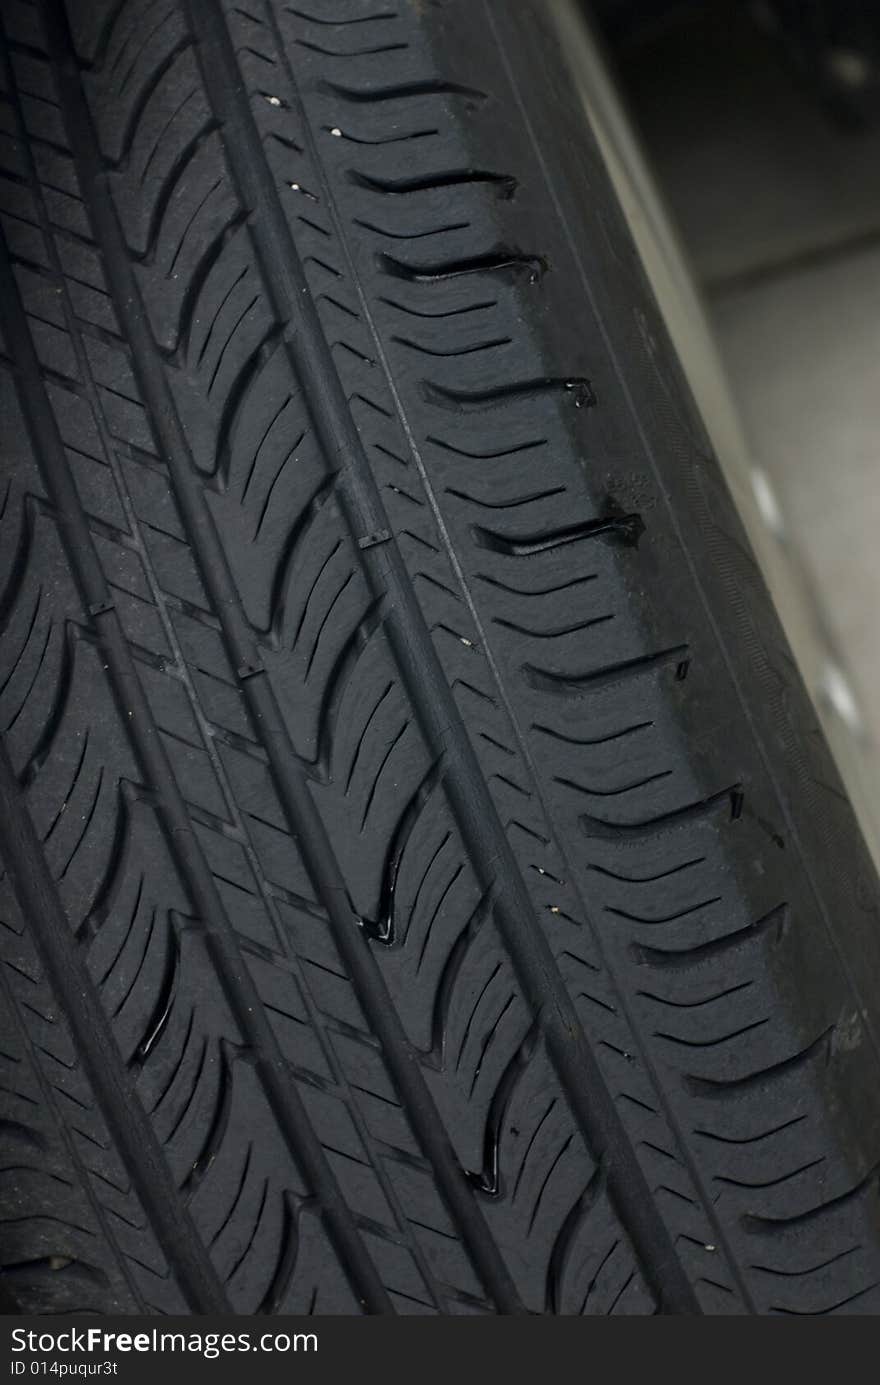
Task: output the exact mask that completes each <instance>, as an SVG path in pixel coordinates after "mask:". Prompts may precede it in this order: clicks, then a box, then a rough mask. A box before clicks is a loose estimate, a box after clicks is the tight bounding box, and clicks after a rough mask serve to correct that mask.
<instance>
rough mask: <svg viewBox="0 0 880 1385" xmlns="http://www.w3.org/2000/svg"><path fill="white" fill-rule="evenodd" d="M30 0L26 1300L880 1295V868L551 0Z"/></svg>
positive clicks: (21, 550)
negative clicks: (791, 645) (715, 451)
mask: <svg viewBox="0 0 880 1385" xmlns="http://www.w3.org/2000/svg"><path fill="white" fill-rule="evenodd" d="M393 10H395V7H394V6H392V5H390V4H389V3H388V0H287V2H286V3H282V0H277V2H276V0H229V3H228V4H226V5H221V3H219V0H185V3H182V2H181V0H68V4H67V13H66V14H65V12H64V9H63V7H62V5H61V3H60V0H45V3H40V4H32V3H30V2H29V0H5V3H4V4H3V7H2V26H3V30H4V31H5V40H4V57H3V63H4V69H3V70H4V79H3V81H4V88H5V97H4V102H3V106H2V111H3V121H4V124H3V138H2V144H0V159H2V173H3V181H2V192H0V201H2V226H3V237H4V248H3V250H2V255H0V281H2V321H0V332H2V346H3V353H4V354H3V360H2V363H0V387H2V403H3V408H4V419H3V463H4V491H3V495H4V497H5V498H4V501H3V520H2V524H3V537H2V545H0V580H2V587H0V592H2V597H0V600H2V605H0V614H2V619H3V640H2V649H0V688H2V694H0V714H2V715H0V723H2V726H3V728H4V745H5V750H4V752H3V757H2V760H0V800H2V805H0V806H2V847H3V853H4V857H5V864H6V875H5V877H4V879H3V883H2V896H0V922H2V925H3V926H2V927H0V947H2V954H0V955H2V963H3V965H2V968H0V981H2V999H0V1004H2V1015H0V1019H2V1032H0V1063H2V1067H3V1072H2V1075H0V1082H2V1093H3V1097H2V1119H0V1170H2V1172H0V1181H2V1210H3V1217H4V1220H5V1222H6V1224H5V1226H4V1229H3V1231H2V1236H0V1244H2V1252H0V1254H2V1260H3V1265H4V1269H3V1273H2V1276H0V1284H2V1285H5V1288H6V1291H7V1294H8V1296H9V1298H10V1300H11V1301H12V1302H14V1303H15V1304H17V1305H18V1306H19V1307H20V1308H21V1309H22V1310H25V1311H27V1312H46V1311H54V1310H63V1311H73V1310H75V1311H92V1310H101V1311H114V1310H115V1311H120V1312H137V1311H147V1312H193V1313H200V1312H210V1311H215V1310H224V1309H225V1310H229V1309H231V1310H233V1311H235V1312H237V1313H275V1312H309V1311H315V1312H318V1313H355V1312H359V1311H367V1312H388V1311H395V1312H402V1313H435V1312H442V1313H486V1312H501V1313H517V1312H522V1311H526V1312H532V1313H558V1314H580V1313H586V1314H605V1313H653V1312H658V1311H659V1312H669V1313H694V1312H706V1313H730V1312H733V1313H742V1312H760V1313H769V1312H776V1313H816V1312H826V1311H835V1310H838V1311H845V1312H872V1311H873V1312H876V1311H878V1309H880V1288H878V1282H880V1209H878V1180H877V1167H878V1157H880V1081H878V1077H880V1065H878V1051H877V1019H878V997H880V985H878V982H880V943H878V938H880V932H878V903H880V895H878V882H877V879H876V876H875V874H874V872H873V869H872V867H871V864H870V862H869V860H868V858H867V855H866V851H865V849H864V846H863V843H862V841H861V838H860V836H859V832H858V829H857V827H856V825H855V823H854V821H853V818H852V814H851V811H850V809H849V806H848V804H847V801H846V798H845V795H844V794H843V793H842V791H841V789H840V786H839V784H838V781H837V778H836V776H835V772H834V770H833V768H832V766H831V764H830V763H829V758H828V754H827V751H826V748H825V746H824V743H823V741H822V738H821V735H820V734H819V732H818V730H817V728H816V724H815V720H814V717H813V715H812V712H811V709H810V706H809V704H808V701H807V698H806V696H805V693H804V691H803V688H802V686H801V684H800V682H799V679H798V677H797V674H796V673H795V672H794V670H793V668H792V665H791V660H790V656H789V654H788V652H787V649H786V645H785V641H784V639H783V637H782V635H781V633H780V630H779V627H778V624H777V621H776V618H775V616H774V613H773V611H772V609H771V605H770V602H769V599H768V596H767V593H766V591H765V588H764V586H763V584H762V581H761V578H760V576H759V575H758V573H757V572H756V569H755V566H754V563H753V560H752V558H751V556H750V554H749V550H748V546H747V544H746V542H745V540H744V537H743V535H742V531H741V528H740V524H739V522H738V519H737V517H736V515H735V514H734V513H733V509H732V505H731V502H730V499H729V496H728V494H727V492H726V490H725V488H724V485H723V483H722V481H721V479H720V476H719V472H718V469H717V467H716V465H715V463H714V462H713V461H712V460H711V459H710V457H709V455H708V448H707V444H706V442H705V439H704V435H703V432H702V430H701V427H700V424H699V423H698V421H697V420H696V418H695V417H694V413H693V409H692V406H691V405H690V403H689V400H688V397H687V394H686V391H685V389H684V388H683V385H682V382H681V380H680V378H679V373H678V369H677V365H676V362H675V361H674V359H673V356H672V353H671V350H670V347H669V344H668V341H667V339H666V337H665V335H664V331H663V328H662V326H661V324H660V323H659V321H658V318H657V314H656V310H655V308H654V307H653V305H652V302H651V300H650V296H649V294H648V292H647V290H646V286H645V282H644V279H643V275H642V273H641V269H640V266H639V264H638V262H637V260H636V257H635V255H634V251H633V249H632V245H631V242H630V240H629V237H628V235H627V231H626V229H625V226H624V224H623V222H622V219H621V216H620V214H619V212H618V209H617V207H616V204H615V201H614V197H613V195H612V192H611V190H610V186H609V182H608V178H607V175H606V172H605V170H604V168H603V166H602V162H601V158H600V157H599V155H598V153H597V149H596V145H595V143H594V141H593V139H592V137H591V134H590V131H589V129H588V128H587V127H586V124H585V118H584V116H583V113H582V110H581V107H580V105H579V103H578V99H577V97H576V96H575V94H574V93H573V91H572V90H571V88H570V86H569V84H568V78H567V76H566V73H565V69H564V64H563V62H562V60H561V57H560V54H559V52H558V51H557V47H556V39H555V38H554V33H553V29H552V26H551V21H550V18H549V7H547V6H545V5H543V4H541V3H540V0H518V3H516V4H508V3H502V2H501V0H497V2H495V0H490V3H489V4H488V5H486V6H482V5H478V4H475V3H473V0H448V3H436V2H435V0H418V3H417V0H397V4H396V12H394V13H392V11H393Z"/></svg>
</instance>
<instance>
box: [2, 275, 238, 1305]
mask: <svg viewBox="0 0 880 1385" xmlns="http://www.w3.org/2000/svg"><path fill="white" fill-rule="evenodd" d="M7 275H8V263H7V260H6V255H5V251H4V253H3V255H2V257H0V284H2V285H3V288H4V290H5V292H4V304H5V306H6V328H7V331H9V332H10V335H11V336H13V337H14V338H15V339H16V345H17V346H18V347H19V348H20V349H21V350H22V352H23V353H24V354H23V355H22V357H21V358H20V359H21V360H22V362H23V363H24V364H25V366H26V365H27V362H28V355H27V341H26V340H22V339H21V336H20V332H19V331H17V330H16V327H18V328H20V327H21V325H22V324H21V323H20V322H19V323H18V324H16V323H15V321H14V319H15V317H16V316H17V314H16V313H15V307H14V304H13V303H11V301H10V297H9V293H8V287H7V283H8V281H7ZM25 330H26V324H25ZM31 378H32V379H33V380H35V381H37V380H38V378H39V377H38V376H37V375H36V374H34V375H32V376H31ZM43 408H44V410H45V412H46V413H47V414H48V406H47V405H45V404H44V405H43ZM31 426H33V419H31ZM49 426H51V425H49ZM0 813H2V814H3V821H4V824H5V836H4V859H5V864H6V868H7V870H8V871H9V875H10V878H11V880H12V883H13V888H14V889H15V893H16V895H17V897H18V900H19V904H20V906H21V908H22V910H23V911H24V912H25V913H26V915H27V917H28V919H29V920H30V923H31V926H32V928H33V932H34V940H35V942H36V944H37V947H38V949H39V952H40V957H41V960H42V963H43V966H44V967H45V969H46V973H47V975H48V976H49V978H50V981H51V983H52V986H53V989H54V991H55V994H56V995H57V996H58V997H59V999H60V1000H62V1001H63V999H64V997H65V996H69V997H70V999H71V1003H69V1004H67V1005H65V1014H66V1017H67V1022H68V1024H69V1025H70V1029H71V1032H72V1033H73V1035H74V1036H75V1039H76V1044H77V1051H78V1053H79V1054H80V1055H81V1057H82V1061H83V1063H84V1064H85V1067H86V1070H87V1072H88V1076H89V1080H90V1082H91V1085H92V1089H93V1090H94V1092H95V1094H96V1096H97V1098H98V1100H99V1102H100V1104H101V1110H102V1113H103V1116H104V1120H105V1121H106V1123H107V1127H108V1129H109V1130H110V1131H111V1133H112V1135H113V1137H114V1139H115V1141H116V1145H117V1148H118V1149H119V1151H120V1154H121V1155H122V1158H123V1160H124V1163H125V1167H126V1170H127V1172H128V1174H129V1177H130V1178H131V1181H132V1183H133V1185H134V1187H135V1188H136V1189H137V1192H138V1195H139V1197H140V1200H141V1203H142V1205H143V1208H144V1211H145V1212H146V1214H147V1216H148V1217H149V1218H150V1222H151V1224H152V1226H153V1228H154V1230H155V1232H156V1236H157V1238H158V1240H159V1243H160V1245H161V1246H162V1247H163V1249H164V1251H165V1254H166V1256H167V1258H168V1262H169V1264H170V1265H171V1266H172V1267H173V1270H174V1273H175V1274H176V1275H177V1277H178V1280H179V1283H180V1287H181V1290H182V1291H183V1293H184V1294H185V1296H186V1299H187V1302H188V1303H189V1304H190V1307H191V1308H192V1311H193V1312H194V1313H228V1312H229V1304H228V1302H227V1299H226V1295H225V1293H224V1291H223V1287H222V1285H221V1283H220V1281H219V1279H218V1278H217V1276H216V1274H215V1272H214V1269H213V1267H212V1265H211V1263H210V1261H209V1259H208V1257H207V1255H206V1254H205V1253H204V1251H203V1249H202V1245H201V1242H200V1241H199V1239H198V1237H197V1236H196V1235H195V1232H194V1229H193V1227H192V1224H191V1222H190V1218H189V1215H188V1213H187V1211H186V1208H185V1206H184V1204H183V1203H182V1201H181V1199H180V1197H179V1196H178V1192H177V1189H176V1188H175V1186H174V1183H173V1181H172V1178H171V1174H170V1171H169V1169H168V1166H167V1164H166V1163H165V1160H164V1157H163V1155H162V1151H161V1149H160V1148H159V1144H158V1142H157V1140H156V1137H155V1135H154V1134H153V1131H152V1129H151V1127H150V1124H149V1122H148V1120H147V1118H146V1115H145V1114H144V1111H143V1108H142V1107H141V1105H140V1103H139V1102H138V1099H137V1096H136V1095H135V1093H134V1091H133V1089H132V1086H131V1083H130V1081H129V1079H128V1077H127V1076H126V1074H125V1072H124V1070H123V1068H122V1064H121V1063H120V1060H119V1053H118V1050H117V1047H116V1043H115V1040H114V1038H113V1035H112V1034H111V1033H110V1029H109V1025H108V1023H107V1019H106V1016H105V1015H104V1013H103V1011H102V1010H101V1007H100V1005H99V1003H98V1000H97V997H96V995H95V992H94V989H93V987H92V982H91V979H90V977H89V976H88V973H87V972H86V969H85V967H84V965H83V962H82V959H81V957H80V955H79V953H78V951H77V946H76V942H75V940H74V937H73V934H72V933H71V930H70V925H69V923H68V922H67V919H66V917H65V915H64V910H63V909H62V907H61V903H60V901H59V899H58V893H57V891H56V889H55V884H54V882H53V880H52V878H51V876H50V874H49V871H48V869H47V867H46V863H45V860H44V857H43V853H42V850H41V846H40V842H39V840H38V838H37V834H36V832H35V831H34V825H33V823H32V821H31V818H30V814H29V813H28V809H27V805H26V803H25V801H24V797H23V795H22V793H21V790H20V788H19V786H18V783H17V782H16V779H15V775H14V773H13V770H12V766H11V764H10V763H9V756H8V755H7V753H6V747H5V745H4V744H3V743H2V741H0Z"/></svg>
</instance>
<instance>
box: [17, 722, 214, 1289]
mask: <svg viewBox="0 0 880 1385" xmlns="http://www.w3.org/2000/svg"><path fill="white" fill-rule="evenodd" d="M0 753H2V755H3V760H4V766H5V768H4V769H2V770H0V775H2V777H3V778H4V779H5V780H6V782H7V784H8V782H9V781H8V777H7V776H8V775H9V774H10V773H11V766H10V765H9V759H8V756H7V755H6V751H5V748H3V746H2V742H0ZM10 792H11V794H12V795H13V796H14V797H16V798H17V801H18V803H19V812H20V813H23V814H26V811H27V810H26V808H25V806H24V802H23V798H24V795H23V794H22V792H21V789H20V787H19V785H18V784H17V783H16V782H15V781H14V776H13V783H12V784H11V785H10ZM4 868H6V869H10V870H11V863H10V860H9V859H8V854H7V856H6V857H5V858H4ZM10 878H11V876H10ZM48 883H49V886H50V889H51V888H52V882H51V880H50V881H49V882H48ZM56 904H57V894H56ZM0 1004H2V1005H3V1006H4V1009H5V1011H6V1012H7V1013H8V1015H9V1017H10V1020H11V1022H12V1023H13V1024H14V1025H15V1026H16V1029H17V1030H18V1034H19V1036H20V1042H21V1044H22V1047H23V1048H24V1049H26V1050H27V1051H28V1053H29V1055H30V1058H31V1062H32V1071H33V1072H34V1074H35V1076H36V1079H37V1083H38V1086H37V1088H36V1089H35V1090H33V1091H31V1093H30V1095H31V1097H35V1096H36V1094H37V1092H39V1094H40V1098H41V1099H42V1101H44V1102H45V1103H46V1104H47V1105H48V1106H49V1107H50V1109H52V1110H53V1113H54V1120H55V1124H56V1125H57V1128H58V1129H59V1131H60V1132H61V1135H62V1138H63V1140H64V1148H65V1151H66V1154H67V1158H68V1160H69V1162H70V1168H71V1169H72V1170H73V1171H74V1173H75V1177H76V1179H77V1181H78V1182H79V1184H80V1186H81V1187H82V1188H83V1189H85V1191H86V1194H87V1197H88V1203H89V1206H90V1208H91V1209H92V1212H93V1214H94V1216H95V1219H96V1221H97V1223H98V1225H99V1226H100V1227H101V1228H102V1230H103V1233H104V1235H105V1237H106V1238H107V1242H108V1244H109V1245H111V1246H112V1248H113V1254H114V1257H115V1260H116V1264H117V1266H118V1268H119V1271H120V1274H121V1275H122V1277H123V1279H124V1281H125V1285H126V1288H127V1289H128V1291H129V1293H130V1294H131V1296H132V1299H133V1301H134V1303H135V1304H137V1306H138V1310H139V1311H140V1312H142V1313H146V1312H149V1305H148V1303H147V1302H146V1301H145V1300H144V1298H143V1295H142V1294H141V1291H140V1289H139V1288H138V1285H137V1282H136V1280H135V1278H134V1276H133V1275H132V1274H131V1267H130V1265H129V1264H128V1263H127V1262H126V1257H125V1255H124V1254H123V1253H122V1252H121V1250H120V1246H119V1241H118V1239H117V1237H116V1236H114V1234H113V1231H112V1229H111V1226H110V1218H109V1217H108V1214H107V1210H106V1209H105V1208H104V1207H103V1206H102V1205H101V1202H100V1200H99V1198H97V1197H96V1196H95V1190H94V1188H93V1186H92V1181H91V1178H90V1175H89V1170H88V1169H87V1167H86V1164H85V1162H84V1160H83V1159H82V1157H81V1155H80V1153H79V1150H78V1149H77V1147H76V1141H75V1138H74V1135H73V1132H72V1131H71V1130H69V1129H68V1128H67V1127H66V1126H65V1124H64V1121H63V1118H62V1117H61V1113H60V1111H59V1100H58V1094H57V1093H56V1092H55V1091H54V1090H53V1088H52V1085H51V1083H50V1082H49V1081H48V1080H47V1076H46V1074H45V1073H44V1072H43V1071H42V1070H41V1065H40V1057H39V1047H38V1045H37V1044H36V1043H35V1042H34V1038H33V1035H31V1034H30V1033H28V1032H27V1027H26V1025H25V1024H24V1023H23V1022H22V1021H23V1018H24V1017H23V1015H22V1013H21V1011H20V1010H19V1009H18V1007H17V1006H16V1003H15V999H14V997H13V993H12V991H11V989H10V987H9V985H8V982H7V979H6V977H5V976H3V975H2V972H0ZM35 1050H37V1051H35ZM102 1114H103V1112H102ZM2 1124H3V1122H0V1127H2ZM132 1181H133V1183H134V1182H135V1180H132ZM135 1186H137V1184H136V1183H135ZM3 1273H4V1271H3V1270H0V1278H2V1274H3ZM0 1288H2V1284H0ZM221 1292H222V1291H221ZM17 1307H18V1306H17V1305H16V1303H15V1302H10V1303H9V1304H8V1306H7V1304H6V1303H4V1301H3V1299H2V1298H0V1312H2V1313H14V1312H16V1311H17Z"/></svg>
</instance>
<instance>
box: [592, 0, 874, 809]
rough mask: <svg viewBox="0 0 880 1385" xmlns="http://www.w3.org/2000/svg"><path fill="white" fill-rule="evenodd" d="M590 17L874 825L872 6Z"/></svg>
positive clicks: (611, 7) (648, 10)
mask: <svg viewBox="0 0 880 1385" xmlns="http://www.w3.org/2000/svg"><path fill="white" fill-rule="evenodd" d="M590 12H591V16H592V20H593V23H594V25H596V26H597V27H598V29H599V31H600V37H601V40H602V41H603V43H604V48H605V58H606V61H607V62H608V63H609V65H610V68H611V71H612V74H613V76H614V77H615V78H616V79H617V82H618V85H619V90H618V96H619V97H620V98H621V100H622V104H623V109H624V113H625V116H626V117H628V119H629V122H630V124H631V126H632V127H633V128H634V130H635V133H636V136H637V138H638V141H639V142H640V144H641V153H642V155H643V156H644V157H645V160H646V163H647V168H648V172H649V174H650V175H653V180H654V182H655V184H656V187H657V190H658V192H659V199H660V202H661V203H662V204H664V205H665V212H666V213H667V214H668V217H669V219H670V221H671V224H672V229H673V232H674V233H677V238H678V247H677V249H680V250H681V252H682V258H683V260H684V263H685V264H686V265H687V267H688V268H689V271H690V274H691V276H692V278H693V280H694V281H695V283H696V287H697V290H698V296H699V297H700V298H701V299H702V307H703V309H704V310H705V314H706V317H707V318H708V322H709V326H710V329H711V334H712V336H713V337H714V340H715V344H716V346H717V348H718V353H719V355H720V358H721V362H722V365H723V369H724V373H725V374H726V378H727V383H728V384H729V386H730V393H731V395H732V400H733V404H734V406H735V410H736V413H737V414H738V420H737V426H741V429H742V438H743V440H744V442H743V446H744V448H745V450H746V453H747V463H746V470H747V474H748V481H749V484H750V486H751V490H752V496H751V500H752V501H754V505H755V508H756V510H757V512H758V514H759V516H760V518H761V520H762V521H763V522H764V523H765V524H766V526H767V528H768V529H769V530H770V531H771V532H772V533H773V534H774V535H775V537H776V539H777V540H778V543H779V546H780V547H781V548H782V549H784V550H785V561H786V563H787V564H788V568H789V575H788V580H789V581H790V582H793V584H794V585H795V586H797V587H798V588H799V589H800V593H801V598H802V600H803V603H804V604H805V605H806V606H807V607H808V608H809V613H808V616H807V621H808V623H809V624H810V625H811V627H812V633H811V635H810V637H809V639H808V641H807V643H808V644H811V649H812V652H811V655H810V658H811V662H812V667H811V669H810V671H809V674H808V681H809V682H811V684H812V690H813V692H814V696H816V698H817V701H818V702H819V703H820V704H822V703H823V702H824V704H825V705H824V708H823V710H824V712H825V714H826V715H828V716H830V717H831V718H832V720H834V721H836V723H837V725H836V727H835V728H833V730H834V731H835V735H834V736H832V740H834V739H835V736H836V740H837V742H838V750H839V749H840V742H841V740H843V741H845V742H846V744H844V747H843V751H842V753H841V755H840V758H841V759H842V760H843V761H846V760H847V759H849V760H850V761H852V762H853V764H854V766H855V768H854V770H853V773H854V774H855V775H856V777H857V778H860V780H861V793H862V795H863V798H864V800H865V802H866V804H867V811H868V812H869V813H870V814H872V815H873V817H874V820H875V824H876V822H877V821H880V812H878V810H880V754H878V747H880V0H754V3H752V2H750V0H593V3H592V4H591V5H590ZM674 335H675V334H674ZM704 412H705V410H704ZM721 450H722V449H721V448H719V451H721ZM734 450H735V449H734ZM792 574H793V578H792ZM771 586H774V583H773V581H772V580H771ZM774 590H776V589H775V587H774ZM784 600H785V598H784V596H783V604H784ZM798 618H799V617H797V616H796V617H795V620H796V621H797V619H798ZM799 652H800V651H799Z"/></svg>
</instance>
